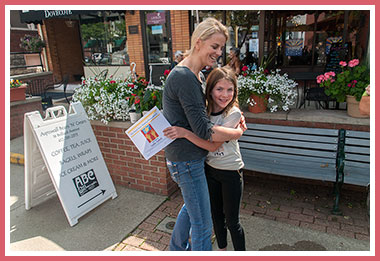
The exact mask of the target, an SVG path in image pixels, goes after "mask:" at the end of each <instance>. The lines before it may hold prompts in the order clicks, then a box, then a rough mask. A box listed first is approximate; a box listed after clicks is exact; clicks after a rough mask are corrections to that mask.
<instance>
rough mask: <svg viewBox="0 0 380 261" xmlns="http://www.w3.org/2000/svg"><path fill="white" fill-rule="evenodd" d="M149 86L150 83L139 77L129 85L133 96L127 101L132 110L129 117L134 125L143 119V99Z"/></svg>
mask: <svg viewBox="0 0 380 261" xmlns="http://www.w3.org/2000/svg"><path fill="white" fill-rule="evenodd" d="M147 86H148V82H147V81H146V80H145V78H144V77H139V78H138V79H137V80H136V81H133V82H132V83H130V84H129V87H130V90H131V95H130V96H129V97H127V100H128V102H129V106H130V108H131V109H130V110H129V116H130V119H131V122H132V123H135V122H136V121H137V120H138V119H139V118H140V117H141V113H142V111H143V110H144V103H143V97H144V94H145V89H146V88H147Z"/></svg>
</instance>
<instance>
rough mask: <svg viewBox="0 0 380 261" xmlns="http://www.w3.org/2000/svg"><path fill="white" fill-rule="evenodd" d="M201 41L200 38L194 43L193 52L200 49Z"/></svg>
mask: <svg viewBox="0 0 380 261" xmlns="http://www.w3.org/2000/svg"><path fill="white" fill-rule="evenodd" d="M201 45H202V40H201V39H200V38H198V39H197V41H196V42H195V50H197V51H199V50H200V49H201Z"/></svg>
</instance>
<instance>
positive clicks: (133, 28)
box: [128, 25, 139, 34]
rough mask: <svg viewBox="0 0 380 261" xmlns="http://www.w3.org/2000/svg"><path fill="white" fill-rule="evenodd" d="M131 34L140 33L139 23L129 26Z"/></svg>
mask: <svg viewBox="0 0 380 261" xmlns="http://www.w3.org/2000/svg"><path fill="white" fill-rule="evenodd" d="M128 31H129V34H138V33H139V27H138V25H130V26H128Z"/></svg>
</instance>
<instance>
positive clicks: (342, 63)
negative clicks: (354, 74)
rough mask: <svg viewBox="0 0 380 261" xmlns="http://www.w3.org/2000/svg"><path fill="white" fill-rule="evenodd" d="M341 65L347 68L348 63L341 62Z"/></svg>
mask: <svg viewBox="0 0 380 261" xmlns="http://www.w3.org/2000/svg"><path fill="white" fill-rule="evenodd" d="M339 65H340V66H342V67H346V66H347V63H346V62H345V61H340V63H339Z"/></svg>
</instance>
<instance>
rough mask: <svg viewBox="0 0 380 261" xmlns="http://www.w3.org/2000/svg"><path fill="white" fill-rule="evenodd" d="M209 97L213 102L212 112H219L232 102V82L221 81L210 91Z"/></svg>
mask: <svg viewBox="0 0 380 261" xmlns="http://www.w3.org/2000/svg"><path fill="white" fill-rule="evenodd" d="M211 97H212V100H213V101H214V103H213V108H212V109H213V112H220V111H221V110H223V109H224V108H226V107H227V105H228V104H229V103H230V102H231V101H232V98H233V97H234V85H233V83H232V82H230V81H228V80H226V79H221V80H219V81H218V82H217V83H216V84H215V86H214V88H213V89H212V91H211Z"/></svg>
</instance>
